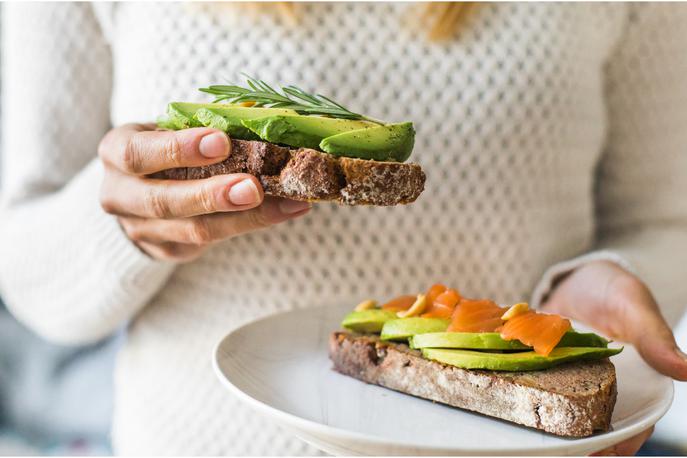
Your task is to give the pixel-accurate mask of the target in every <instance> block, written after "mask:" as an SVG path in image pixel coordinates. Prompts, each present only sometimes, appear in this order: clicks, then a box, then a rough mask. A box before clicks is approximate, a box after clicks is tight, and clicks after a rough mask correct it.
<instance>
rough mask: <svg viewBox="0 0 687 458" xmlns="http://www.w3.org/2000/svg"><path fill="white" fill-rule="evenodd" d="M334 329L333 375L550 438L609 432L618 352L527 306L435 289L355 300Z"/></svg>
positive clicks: (331, 348)
mask: <svg viewBox="0 0 687 458" xmlns="http://www.w3.org/2000/svg"><path fill="white" fill-rule="evenodd" d="M341 325H342V327H344V328H345V329H346V330H347V331H344V332H341V331H337V332H334V333H332V335H331V337H330V341H329V356H330V359H331V360H332V362H333V363H334V369H335V370H336V371H338V372H341V373H342V374H345V375H349V376H352V377H355V378H357V379H360V380H362V381H364V382H367V383H371V384H376V385H380V386H383V387H386V388H390V389H393V390H396V391H400V392H403V393H407V394H411V395H414V396H418V397H421V398H425V399H429V400H432V401H437V402H441V403H444V404H448V405H450V406H453V407H459V408H462V409H467V410H471V411H474V412H478V413H482V414H485V415H488V416H492V417H496V418H499V419H502V420H507V421H511V422H513V423H518V424H521V425H525V426H529V427H532V428H536V429H540V430H543V431H546V432H548V433H552V434H556V435H560V436H568V437H585V436H589V435H592V434H593V433H595V432H599V431H607V430H608V429H609V428H610V422H611V415H612V413H613V407H614V405H615V400H616V395H617V386H616V377H615V368H614V366H613V364H612V363H611V362H610V361H609V360H608V358H609V357H610V356H613V355H616V354H618V353H620V352H621V351H622V348H609V346H608V344H609V341H608V340H606V339H604V338H603V337H601V336H599V335H597V334H594V333H581V332H577V331H575V330H573V329H572V326H571V324H570V321H569V320H567V319H565V318H563V317H560V316H558V315H549V314H543V313H539V312H536V311H533V310H530V309H529V307H528V305H527V304H525V303H518V304H515V305H513V306H511V307H501V306H498V305H497V304H496V303H494V302H492V301H489V300H484V299H481V300H475V299H466V298H463V297H461V295H460V293H458V292H457V291H456V290H454V289H450V288H446V287H445V286H443V285H440V284H437V285H433V286H432V287H431V288H430V289H429V290H428V291H427V293H426V294H418V295H417V296H413V295H408V296H400V297H397V298H395V299H393V300H391V301H389V302H387V303H386V304H384V305H382V306H379V305H378V304H377V303H376V302H375V301H372V300H368V301H365V302H362V303H360V304H359V305H358V306H357V307H356V309H355V310H354V311H352V312H351V313H349V314H348V315H347V316H346V317H344V319H343V321H342V323H341Z"/></svg>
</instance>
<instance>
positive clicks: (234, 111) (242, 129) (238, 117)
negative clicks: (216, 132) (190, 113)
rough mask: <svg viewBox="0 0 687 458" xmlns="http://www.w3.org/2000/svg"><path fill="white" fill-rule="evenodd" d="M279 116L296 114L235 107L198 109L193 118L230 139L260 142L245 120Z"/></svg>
mask: <svg viewBox="0 0 687 458" xmlns="http://www.w3.org/2000/svg"><path fill="white" fill-rule="evenodd" d="M279 114H285V115H288V114H296V112H295V111H293V110H287V109H282V108H250V107H237V106H224V107H223V106H219V107H208V108H200V109H199V110H198V111H196V114H195V115H194V118H195V119H197V120H198V121H199V122H200V123H201V124H202V125H204V126H206V127H213V128H215V129H220V130H223V131H224V132H226V133H228V134H229V135H230V136H231V137H232V138H238V139H240V140H260V137H259V136H258V135H257V134H256V133H255V132H253V131H251V130H250V129H248V128H247V127H246V126H244V125H243V121H244V120H246V119H254V118H263V117H266V116H272V115H279Z"/></svg>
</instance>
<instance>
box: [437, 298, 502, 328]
mask: <svg viewBox="0 0 687 458" xmlns="http://www.w3.org/2000/svg"><path fill="white" fill-rule="evenodd" d="M505 311H506V309H505V308H503V307H499V306H498V305H497V304H496V302H494V301H490V300H488V299H477V300H476V299H462V300H461V301H460V302H459V303H458V305H457V306H456V308H455V310H454V311H453V315H452V316H451V324H450V325H449V326H448V329H447V331H448V332H494V331H495V329H496V328H498V327H499V326H501V325H502V324H503V320H502V319H501V316H503V314H504V312H505Z"/></svg>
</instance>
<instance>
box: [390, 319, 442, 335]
mask: <svg viewBox="0 0 687 458" xmlns="http://www.w3.org/2000/svg"><path fill="white" fill-rule="evenodd" d="M394 318H395V319H392V320H389V321H387V322H386V323H384V327H383V328H382V333H381V338H382V340H404V339H407V338H408V337H411V336H414V335H415V334H425V333H428V332H441V331H445V330H446V328H447V327H448V324H449V321H448V320H442V319H441V318H421V317H412V318H396V317H394Z"/></svg>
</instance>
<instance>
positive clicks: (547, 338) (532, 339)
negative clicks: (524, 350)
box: [501, 311, 572, 356]
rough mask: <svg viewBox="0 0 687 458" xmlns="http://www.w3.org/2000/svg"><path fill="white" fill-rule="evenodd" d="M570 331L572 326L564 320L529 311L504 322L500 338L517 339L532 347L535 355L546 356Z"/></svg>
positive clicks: (568, 321)
mask: <svg viewBox="0 0 687 458" xmlns="http://www.w3.org/2000/svg"><path fill="white" fill-rule="evenodd" d="M570 329H572V325H571V324H570V320H568V319H566V318H563V317H560V316H558V315H548V314H545V313H536V312H533V311H529V312H526V313H523V314H521V315H517V316H515V317H513V318H511V319H510V320H508V321H506V323H505V324H504V325H503V328H502V329H501V338H503V339H504V340H513V339H517V340H519V341H520V342H522V343H524V344H525V345H529V346H530V347H533V348H534V351H535V352H536V353H538V354H540V355H543V356H548V355H549V353H551V351H552V350H553V349H554V348H556V345H558V343H559V342H560V341H561V339H562V338H563V335H564V334H565V333H566V332H568V331H569V330H570Z"/></svg>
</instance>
